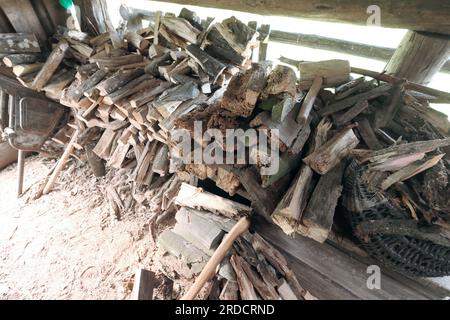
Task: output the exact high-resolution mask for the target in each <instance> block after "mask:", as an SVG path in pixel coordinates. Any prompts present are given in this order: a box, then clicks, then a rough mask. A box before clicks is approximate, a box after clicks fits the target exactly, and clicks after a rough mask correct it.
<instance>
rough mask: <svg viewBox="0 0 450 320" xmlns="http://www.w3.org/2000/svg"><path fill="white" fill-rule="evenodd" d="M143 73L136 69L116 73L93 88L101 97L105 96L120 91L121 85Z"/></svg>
mask: <svg viewBox="0 0 450 320" xmlns="http://www.w3.org/2000/svg"><path fill="white" fill-rule="evenodd" d="M143 73H144V70H142V69H136V70H132V71H117V72H116V73H114V74H113V75H112V76H111V77H109V78H107V79H105V80H103V81H102V82H100V83H99V84H97V85H96V86H95V88H96V89H97V90H98V91H99V92H100V94H101V95H102V96H106V95H108V94H110V93H112V92H114V91H115V90H117V89H120V88H121V87H122V86H123V85H125V84H126V83H128V82H129V81H131V80H133V79H135V78H137V77H139V76H141V75H142V74H143Z"/></svg>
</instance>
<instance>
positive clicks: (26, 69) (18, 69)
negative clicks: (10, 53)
mask: <svg viewBox="0 0 450 320" xmlns="http://www.w3.org/2000/svg"><path fill="white" fill-rule="evenodd" d="M43 65H44V64H43V63H40V62H38V63H33V64H21V65H17V66H14V67H13V69H12V71H13V73H14V74H15V75H16V77H23V76H26V75H27V74H30V73H36V72H38V71H39V70H41V69H42V66H43Z"/></svg>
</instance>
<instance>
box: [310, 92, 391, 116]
mask: <svg viewBox="0 0 450 320" xmlns="http://www.w3.org/2000/svg"><path fill="white" fill-rule="evenodd" d="M391 88H392V86H391V85H390V84H382V85H380V86H378V87H375V88H373V89H372V90H370V91H367V92H363V93H360V94H357V95H353V96H350V97H348V98H345V99H342V100H339V101H336V102H334V103H331V104H330V105H328V106H327V107H325V108H323V109H321V110H319V111H318V112H319V114H320V115H321V116H322V117H325V116H328V115H330V114H333V113H335V112H338V111H341V110H344V109H347V108H350V107H351V106H353V105H355V104H356V103H357V102H360V101H363V100H372V99H375V98H378V97H380V96H382V95H387V94H388V93H387V92H388V91H389V90H391Z"/></svg>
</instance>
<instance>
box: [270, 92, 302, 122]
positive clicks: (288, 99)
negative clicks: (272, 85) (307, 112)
mask: <svg viewBox="0 0 450 320" xmlns="http://www.w3.org/2000/svg"><path fill="white" fill-rule="evenodd" d="M279 98H281V100H280V101H278V102H277V103H275V105H274V106H273V107H272V120H273V121H276V122H283V121H285V119H286V118H288V117H289V115H290V113H291V111H292V110H293V109H294V108H296V106H297V104H296V102H297V96H295V97H293V96H291V95H290V94H289V93H282V94H280V95H279ZM297 111H298V108H296V112H297Z"/></svg>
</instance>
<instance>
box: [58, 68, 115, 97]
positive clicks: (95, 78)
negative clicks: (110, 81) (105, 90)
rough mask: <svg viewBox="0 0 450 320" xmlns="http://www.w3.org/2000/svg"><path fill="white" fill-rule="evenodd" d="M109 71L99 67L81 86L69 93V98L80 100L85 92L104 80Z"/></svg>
mask: <svg viewBox="0 0 450 320" xmlns="http://www.w3.org/2000/svg"><path fill="white" fill-rule="evenodd" d="M107 74H108V72H107V71H106V70H104V69H99V70H97V71H96V72H94V74H92V75H91V76H90V77H89V78H88V79H87V80H86V81H83V82H82V83H81V84H80V86H79V87H77V88H75V90H73V91H71V92H70V93H68V94H67V98H69V99H72V100H73V101H75V102H78V101H80V99H81V98H82V97H83V95H84V93H85V92H87V91H89V90H90V89H91V88H93V87H95V86H96V85H97V84H98V83H99V82H100V81H102V80H103V79H104V78H105V77H106V75H107Z"/></svg>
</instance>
